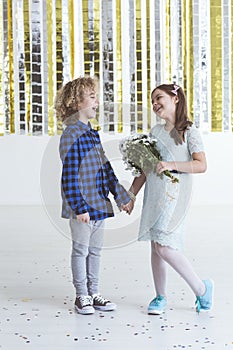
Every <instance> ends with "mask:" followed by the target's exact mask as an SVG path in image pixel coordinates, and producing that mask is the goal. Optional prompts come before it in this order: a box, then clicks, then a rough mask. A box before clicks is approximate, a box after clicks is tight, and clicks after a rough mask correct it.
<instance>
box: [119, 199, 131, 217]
mask: <svg viewBox="0 0 233 350" xmlns="http://www.w3.org/2000/svg"><path fill="white" fill-rule="evenodd" d="M133 208H134V201H133V200H132V199H131V200H130V201H129V202H128V203H127V204H122V206H121V210H124V211H125V212H126V213H127V214H129V215H130V214H131V213H132V211H133Z"/></svg>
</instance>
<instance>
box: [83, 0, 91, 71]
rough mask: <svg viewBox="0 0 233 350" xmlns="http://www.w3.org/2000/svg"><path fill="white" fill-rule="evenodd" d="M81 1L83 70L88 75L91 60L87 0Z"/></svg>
mask: <svg viewBox="0 0 233 350" xmlns="http://www.w3.org/2000/svg"><path fill="white" fill-rule="evenodd" d="M82 1H83V7H82V8H83V46H84V50H83V51H84V72H85V74H87V75H90V69H91V61H90V48H89V16H88V0H82Z"/></svg>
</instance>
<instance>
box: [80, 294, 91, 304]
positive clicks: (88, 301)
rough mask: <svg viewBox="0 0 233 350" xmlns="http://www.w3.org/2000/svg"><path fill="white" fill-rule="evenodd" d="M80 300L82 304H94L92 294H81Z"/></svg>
mask: <svg viewBox="0 0 233 350" xmlns="http://www.w3.org/2000/svg"><path fill="white" fill-rule="evenodd" d="M79 300H80V304H81V305H82V306H86V305H92V297H90V296H80V297H79Z"/></svg>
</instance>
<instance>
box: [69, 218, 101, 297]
mask: <svg viewBox="0 0 233 350" xmlns="http://www.w3.org/2000/svg"><path fill="white" fill-rule="evenodd" d="M70 228H71V234H72V254H71V269H72V275H73V284H74V287H75V289H76V295H77V296H78V295H93V294H96V293H98V282H99V268H100V252H101V248H102V246H103V230H104V221H103V220H98V221H90V223H89V224H86V223H82V222H78V221H77V220H76V219H70Z"/></svg>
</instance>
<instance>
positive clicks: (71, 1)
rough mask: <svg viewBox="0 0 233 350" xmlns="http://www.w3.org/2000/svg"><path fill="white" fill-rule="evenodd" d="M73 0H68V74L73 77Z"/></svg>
mask: <svg viewBox="0 0 233 350" xmlns="http://www.w3.org/2000/svg"><path fill="white" fill-rule="evenodd" d="M73 1H75V0H68V14H69V37H70V75H71V79H74V25H75V24H74V16H75V13H74V3H73Z"/></svg>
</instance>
